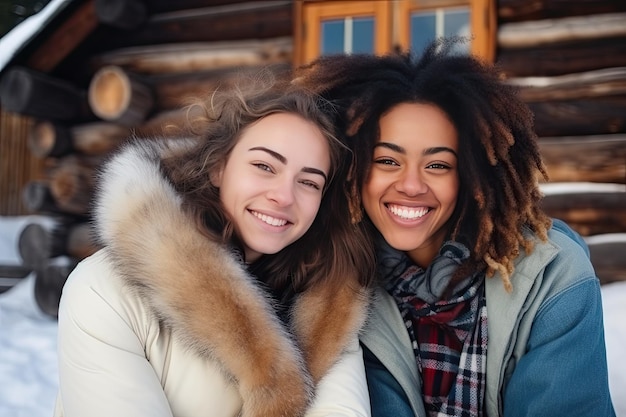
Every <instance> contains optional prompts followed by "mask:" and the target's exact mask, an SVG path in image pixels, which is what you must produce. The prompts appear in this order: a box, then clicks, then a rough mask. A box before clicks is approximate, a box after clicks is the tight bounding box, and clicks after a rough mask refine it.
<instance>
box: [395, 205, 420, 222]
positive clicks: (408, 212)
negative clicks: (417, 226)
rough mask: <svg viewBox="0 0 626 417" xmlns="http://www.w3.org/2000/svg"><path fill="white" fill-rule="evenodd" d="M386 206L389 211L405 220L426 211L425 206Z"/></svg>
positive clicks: (416, 216)
mask: <svg viewBox="0 0 626 417" xmlns="http://www.w3.org/2000/svg"><path fill="white" fill-rule="evenodd" d="M388 208H389V211H391V212H392V213H393V214H395V215H396V216H398V217H401V218H403V219H407V220H413V219H417V218H420V217H422V216H423V215H425V214H426V213H428V208H427V207H417V208H410V207H400V206H393V205H389V206H388Z"/></svg>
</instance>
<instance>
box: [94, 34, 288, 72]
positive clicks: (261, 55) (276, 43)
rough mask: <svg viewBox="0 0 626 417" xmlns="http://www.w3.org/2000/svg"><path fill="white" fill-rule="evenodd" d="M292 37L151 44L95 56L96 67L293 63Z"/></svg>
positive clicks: (182, 68)
mask: <svg viewBox="0 0 626 417" xmlns="http://www.w3.org/2000/svg"><path fill="white" fill-rule="evenodd" d="M292 51H293V41H292V39H291V38H290V37H280V38H271V39H246V40H237V41H221V42H204V43H184V44H181V43H177V44H161V45H149V46H142V47H139V46H137V47H131V48H122V49H116V50H112V51H109V52H106V53H103V54H101V55H98V56H96V57H94V58H93V59H92V60H91V61H92V63H91V65H92V66H94V67H102V66H118V67H122V68H123V69H124V70H127V71H130V72H133V73H136V74H161V75H162V74H170V73H182V74H184V75H189V74H190V73H199V72H203V71H209V70H216V69H232V68H237V67H258V66H261V65H271V64H276V63H279V64H291V60H292Z"/></svg>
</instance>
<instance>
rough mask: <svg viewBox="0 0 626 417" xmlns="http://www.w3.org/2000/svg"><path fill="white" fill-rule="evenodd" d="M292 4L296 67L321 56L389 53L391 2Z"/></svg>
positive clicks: (310, 2)
mask: <svg viewBox="0 0 626 417" xmlns="http://www.w3.org/2000/svg"><path fill="white" fill-rule="evenodd" d="M294 4H295V20H296V31H295V35H294V57H295V58H294V59H295V61H296V62H295V63H296V65H299V64H302V63H305V62H310V61H311V60H313V59H315V58H317V57H318V56H320V55H327V54H333V53H361V52H363V53H376V54H382V53H385V52H387V51H388V50H389V49H390V46H391V40H390V33H391V32H390V11H391V7H392V4H393V2H391V1H387V0H364V1H297V2H295V3H294Z"/></svg>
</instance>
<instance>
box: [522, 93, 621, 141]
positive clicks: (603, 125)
mask: <svg viewBox="0 0 626 417" xmlns="http://www.w3.org/2000/svg"><path fill="white" fill-rule="evenodd" d="M528 106H529V107H530V110H531V111H532V112H533V114H534V116H535V131H536V132H537V135H539V136H577V135H601V134H611V133H625V132H626V95H623V94H621V95H615V96H606V97H590V98H587V99H578V100H555V101H550V102H530V103H528Z"/></svg>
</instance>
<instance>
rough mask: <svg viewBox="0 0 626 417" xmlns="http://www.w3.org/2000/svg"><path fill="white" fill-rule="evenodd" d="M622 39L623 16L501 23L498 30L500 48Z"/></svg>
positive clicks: (625, 32)
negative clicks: (619, 37)
mask: <svg viewBox="0 0 626 417" xmlns="http://www.w3.org/2000/svg"><path fill="white" fill-rule="evenodd" d="M618 36H626V13H606V14H598V15H592V16H576V17H564V18H560V19H545V20H537V21H527V22H516V23H505V24H503V25H500V27H499V29H498V42H497V43H498V46H499V47H500V48H528V47H535V46H541V45H546V44H551V43H559V42H574V41H580V40H587V39H601V38H612V37H618Z"/></svg>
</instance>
